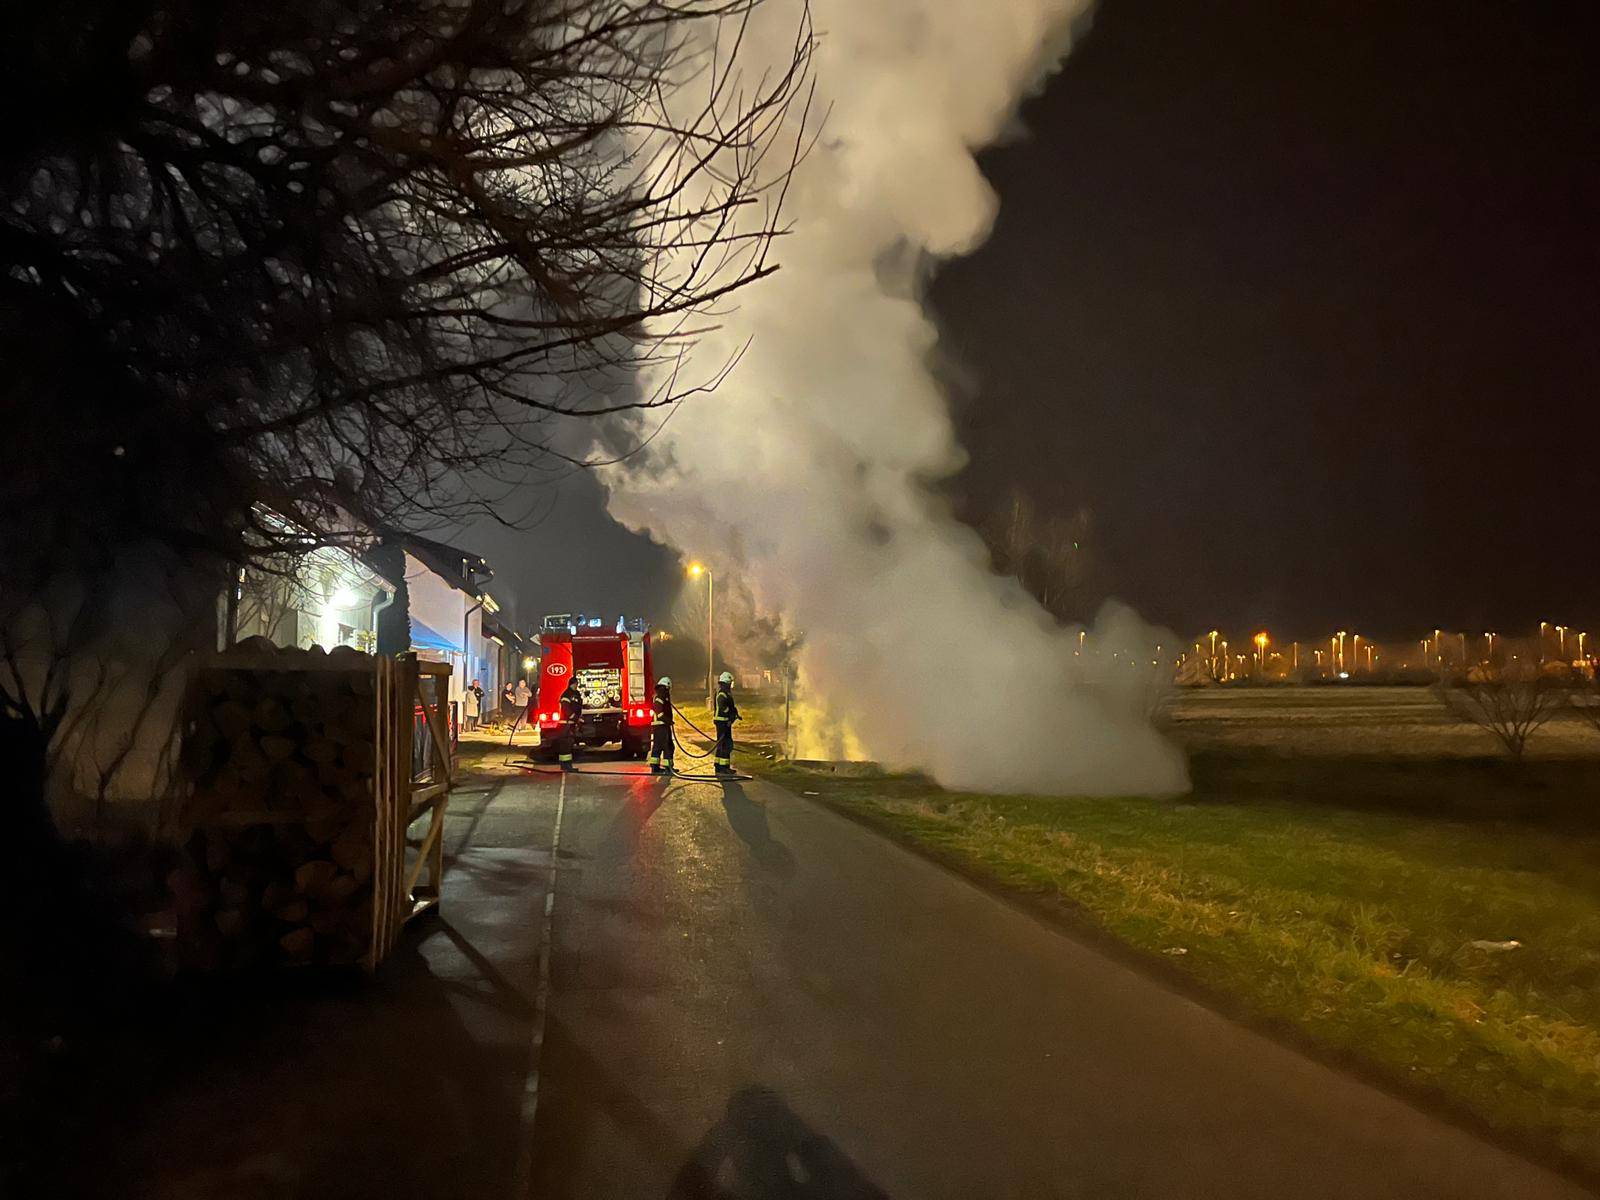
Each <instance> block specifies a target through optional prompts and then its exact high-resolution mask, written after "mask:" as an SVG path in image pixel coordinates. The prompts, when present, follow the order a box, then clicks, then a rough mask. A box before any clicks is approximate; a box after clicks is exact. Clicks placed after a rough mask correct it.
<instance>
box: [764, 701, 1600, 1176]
mask: <svg viewBox="0 0 1600 1200" xmlns="http://www.w3.org/2000/svg"><path fill="white" fill-rule="evenodd" d="M1167 719H1168V721H1169V724H1170V729H1171V731H1172V735H1173V736H1174V737H1175V738H1176V739H1177V740H1178V741H1180V742H1181V743H1183V744H1184V745H1185V747H1186V748H1187V749H1188V750H1189V752H1190V755H1191V762H1192V766H1193V770H1194V776H1195V789H1194V792H1193V793H1192V794H1191V795H1189V796H1186V797H1184V798H1181V799H1179V800H1170V801H1152V800H1144V799H1093V800H1090V799H1075V798H1039V797H1026V796H983V795H971V794H958V793H950V792H945V791H942V790H940V789H939V788H937V787H934V786H933V785H931V784H929V783H928V782H927V781H926V780H922V779H917V778H911V777H894V776H888V777H865V778H863V777H849V776H846V775H835V774H830V773H827V772H818V771H801V770H798V769H796V768H794V767H787V766H784V767H776V768H767V769H773V770H776V771H777V772H778V773H779V774H780V775H783V776H786V777H787V782H788V783H789V784H790V785H791V786H793V787H795V788H797V789H799V790H803V791H806V792H809V793H812V794H813V795H816V796H818V797H819V798H820V799H824V800H826V801H827V802H828V803H831V804H833V805H835V806H837V807H839V808H841V809H843V810H845V811H847V812H849V813H851V814H852V815H855V816H857V817H859V818H860V819H863V820H865V821H868V822H870V823H872V824H874V825H876V826H878V827H880V828H883V829H885V830H886V831H889V832H891V833H893V834H894V835H896V836H899V837H902V838H905V839H908V840H910V841H913V842H915V843H917V844H920V845H921V846H922V847H923V848H925V849H926V850H927V851H929V852H931V853H933V854H935V855H937V856H940V857H942V858H945V859H946V860H948V861H951V862H952V863H953V864H955V865H957V866H959V867H960V868H961V869H964V870H966V871H969V872H971V873H973V874H975V875H978V876H980V877H981V878H984V879H987V880H988V881H989V882H990V883H991V884H992V885H994V886H998V887H1000V888H1002V889H1008V890H1012V891H1016V892H1020V893H1025V894H1027V895H1030V896H1033V897H1037V898H1042V899H1044V900H1046V901H1048V902H1051V903H1060V904H1061V905H1062V906H1063V907H1064V908H1067V909H1069V910H1070V911H1071V912H1072V913H1073V914H1075V918H1076V919H1079V920H1086V921H1088V922H1090V923H1092V924H1093V925H1095V926H1097V927H1098V928H1100V929H1102V930H1104V931H1105V932H1107V933H1110V934H1112V935H1114V936H1115V937H1116V938H1118V939H1120V940H1121V941H1123V942H1125V943H1126V944H1128V945H1129V946H1132V947H1135V948H1137V949H1138V950H1142V951H1146V952H1148V953H1150V954H1151V955H1153V956H1155V955H1159V956H1161V957H1162V960H1163V961H1164V962H1166V963H1168V964H1170V965H1171V966H1172V967H1174V968H1176V969H1178V970H1180V971H1182V972H1184V973H1186V974H1187V975H1188V976H1190V977H1191V978H1193V979H1194V980H1196V981H1197V982H1198V983H1200V984H1202V985H1203V986H1204V987H1205V988H1207V989H1209V990H1211V991H1213V992H1214V993H1220V994H1223V995H1226V996H1228V997H1232V998H1233V999H1234V1000H1236V1001H1237V1002H1238V1003H1239V1004H1241V1005H1242V1006H1243V1007H1244V1008H1245V1009H1246V1010H1248V1011H1249V1012H1251V1013H1253V1014H1256V1015H1257V1016H1260V1017H1264V1018H1268V1019H1271V1020H1273V1021H1279V1022H1284V1023H1287V1024H1288V1025H1291V1026H1293V1027H1294V1028H1296V1029H1298V1030H1299V1031H1301V1032H1302V1033H1304V1034H1305V1035H1308V1036H1309V1037H1310V1038H1311V1039H1313V1040H1314V1041H1315V1042H1316V1043H1318V1044H1320V1045H1321V1046H1323V1047H1325V1048H1326V1049H1327V1050H1329V1051H1331V1052H1334V1053H1336V1054H1337V1055H1340V1056H1344V1057H1349V1058H1353V1059H1356V1060H1359V1061H1360V1062H1361V1063H1363V1064H1365V1066H1366V1067H1367V1068H1369V1069H1370V1070H1371V1071H1373V1072H1375V1073H1377V1074H1378V1075H1380V1076H1382V1077H1386V1078H1388V1079H1389V1080H1391V1081H1392V1082H1393V1083H1395V1084H1396V1085H1398V1086H1401V1087H1404V1088H1410V1089H1419V1088H1420V1089H1422V1090H1424V1091H1428V1092H1432V1093H1435V1094H1436V1095H1438V1096H1440V1097H1442V1098H1443V1099H1445V1100H1446V1101H1447V1102H1448V1103H1449V1104H1451V1105H1452V1106H1454V1107H1455V1108H1457V1109H1458V1110H1463V1111H1465V1112H1467V1113H1470V1114H1472V1115H1474V1116H1475V1117H1477V1118H1480V1119H1481V1120H1483V1121H1485V1122H1487V1123H1489V1124H1490V1125H1493V1126H1495V1127H1498V1128H1500V1129H1502V1130H1504V1131H1506V1132H1508V1133H1511V1134H1513V1135H1516V1136H1519V1137H1521V1138H1523V1139H1524V1140H1526V1141H1528V1142H1530V1143H1532V1144H1535V1145H1541V1146H1544V1147H1550V1148H1559V1149H1560V1151H1562V1152H1563V1153H1565V1154H1566V1155H1567V1156H1569V1157H1570V1159H1571V1160H1572V1161H1574V1162H1576V1163H1579V1164H1581V1165H1582V1166H1584V1167H1585V1168H1586V1169H1587V1170H1589V1171H1590V1172H1595V1173H1600V739H1597V738H1595V737H1594V736H1593V734H1592V733H1588V734H1586V733H1585V732H1584V731H1582V730H1580V729H1579V728H1577V727H1575V726H1573V727H1563V728H1552V729H1550V730H1548V731H1546V732H1545V733H1544V734H1541V735H1540V736H1539V737H1538V738H1536V739H1535V741H1534V743H1533V756H1534V757H1533V760H1532V761H1531V762H1529V763H1527V764H1525V765H1524V766H1523V767H1521V768H1517V767H1513V766H1512V765H1511V764H1508V763H1505V762H1503V761H1501V760H1499V759H1498V758H1496V757H1493V754H1494V746H1493V743H1492V741H1490V740H1489V739H1488V738H1487V735H1483V734H1481V733H1479V732H1477V731H1473V730H1470V729H1463V728H1460V727H1458V726H1454V725H1452V724H1450V723H1449V722H1447V721H1445V720H1444V719H1443V718H1442V715H1441V714H1440V713H1439V712H1438V710H1437V707H1436V703H1435V702H1434V701H1433V699H1432V697H1431V696H1430V695H1429V694H1428V693H1427V692H1426V690H1411V689H1327V690H1317V689H1293V690H1290V689H1282V690H1271V691H1253V692H1246V691H1229V692H1210V693H1201V694H1198V695H1187V696H1184V697H1181V698H1179V699H1178V700H1177V701H1176V702H1175V703H1174V705H1173V707H1172V709H1171V711H1170V712H1169V714H1168V717H1167ZM745 732H747V733H749V734H752V735H754V737H755V738H756V739H757V740H759V738H760V735H761V732H762V731H761V729H760V727H759V726H754V727H752V728H751V729H749V730H747V731H745ZM751 762H753V763H755V764H756V765H757V766H758V768H759V767H760V760H758V759H755V758H754V757H753V756H752V758H751ZM1513 942H1514V943H1516V945H1515V946H1511V945H1508V943H1513Z"/></svg>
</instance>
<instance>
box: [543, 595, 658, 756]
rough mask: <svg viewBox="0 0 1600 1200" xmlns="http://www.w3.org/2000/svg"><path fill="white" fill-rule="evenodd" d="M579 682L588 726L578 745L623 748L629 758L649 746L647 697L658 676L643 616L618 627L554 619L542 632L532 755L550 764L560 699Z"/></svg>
mask: <svg viewBox="0 0 1600 1200" xmlns="http://www.w3.org/2000/svg"><path fill="white" fill-rule="evenodd" d="M572 679H576V680H577V681H578V691H579V692H580V693H581V694H582V696H583V720H582V722H581V723H580V725H579V726H578V729H577V730H576V735H577V741H578V744H579V745H580V746H603V745H606V744H607V743H610V742H619V743H621V745H622V752H623V754H625V755H626V756H628V757H629V758H643V757H644V756H645V752H646V751H647V750H648V749H649V745H650V697H651V694H652V693H653V692H654V691H655V686H656V673H655V669H654V667H653V666H652V665H651V661H650V626H649V625H647V624H646V623H645V620H644V618H643V617H619V618H617V620H616V621H615V622H611V621H607V620H606V619H604V618H602V617H590V616H585V615H584V614H583V613H556V614H554V615H552V616H548V617H546V618H545V619H544V623H543V624H542V625H541V626H540V629H539V694H538V697H537V698H536V700H535V703H534V706H533V712H532V714H530V715H531V717H532V719H533V721H534V723H535V724H537V725H538V728H539V743H540V744H539V747H538V749H537V750H535V752H534V756H535V757H536V758H538V759H541V760H543V761H546V762H548V761H551V760H553V759H554V758H555V756H556V747H555V740H556V735H557V734H558V733H559V732H560V728H561V693H562V692H564V691H566V689H567V683H568V681H569V680H572Z"/></svg>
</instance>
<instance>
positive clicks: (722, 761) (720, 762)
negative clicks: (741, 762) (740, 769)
mask: <svg viewBox="0 0 1600 1200" xmlns="http://www.w3.org/2000/svg"><path fill="white" fill-rule="evenodd" d="M712 761H713V762H715V763H716V764H717V766H719V767H731V766H733V759H731V758H717V759H713V760H712Z"/></svg>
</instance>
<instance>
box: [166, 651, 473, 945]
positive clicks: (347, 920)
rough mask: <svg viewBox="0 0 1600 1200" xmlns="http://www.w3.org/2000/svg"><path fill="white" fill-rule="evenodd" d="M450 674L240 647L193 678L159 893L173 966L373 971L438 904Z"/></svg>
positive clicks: (340, 655)
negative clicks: (167, 868)
mask: <svg viewBox="0 0 1600 1200" xmlns="http://www.w3.org/2000/svg"><path fill="white" fill-rule="evenodd" d="M449 670H450V669H449V667H448V666H446V665H444V664H441V663H432V662H426V661H422V660H419V659H417V658H416V657H415V656H412V655H404V656H401V657H400V658H399V659H397V660H390V659H380V658H375V657H373V656H371V655H366V654H362V653H360V652H359V651H356V650H353V649H348V648H343V647H341V648H338V649H335V650H334V651H333V652H332V653H323V652H322V650H321V649H320V648H319V647H312V648H311V649H310V650H282V649H278V648H276V647H274V646H272V645H271V644H270V643H268V642H266V641H265V639H250V640H249V641H247V642H244V643H241V644H240V645H239V646H237V647H235V648H233V649H231V650H229V651H227V652H225V653H223V654H219V655H217V656H215V657H214V658H212V659H211V660H210V661H209V662H208V663H206V665H204V666H202V667H201V668H199V669H198V670H197V671H196V673H195V676H194V678H193V679H192V681H191V683H190V688H189V695H188V703H187V709H186V719H185V729H184V741H183V757H182V764H183V778H184V781H185V788H184V794H183V801H182V807H181V809H180V813H179V827H180V829H179V832H180V837H181V838H182V840H183V843H184V846H185V849H186V851H187V853H186V860H185V865H184V866H183V867H181V868H179V869H178V870H177V871H175V872H174V873H173V876H172V878H171V880H170V882H171V886H172V892H173V902H174V908H175V910H176V913H177V918H178V937H179V947H180V952H181V956H182V959H183V962H184V963H185V965H187V966H189V967H191V968H194V969H199V970H217V969H228V968H246V967H276V966H306V965H324V966H347V965H354V964H361V965H363V966H365V967H367V968H368V969H371V968H375V967H376V966H377V965H378V963H380V962H381V961H382V960H383V958H384V957H385V956H386V955H387V954H388V953H389V951H390V950H391V949H392V948H393V945H394V942H395V939H396V937H397V936H398V934H399V931H400V927H401V926H402V925H403V924H404V923H405V921H407V920H409V919H410V918H411V917H412V916H414V915H416V914H417V913H419V912H421V911H424V910H426V909H427V908H428V907H431V906H432V905H433V904H436V903H437V902H438V894H439V893H438V887H439V877H440V874H441V873H442V870H443V858H442V851H443V847H442V832H443V824H444V820H443V819H444V810H445V804H446V801H447V798H448V794H449V787H450V769H451V758H450V745H449V734H448V726H447V721H448V717H447V715H446V714H447V709H448V705H447V700H446V695H447V691H448V682H449ZM423 739H425V740H423ZM419 741H420V744H419ZM424 819H426V820H427V821H428V827H427V829H426V831H425V832H424V833H422V834H421V835H419V836H417V837H415V838H412V837H409V836H408V831H409V830H411V828H412V827H413V826H414V825H416V824H418V823H419V822H421V821H422V820H424Z"/></svg>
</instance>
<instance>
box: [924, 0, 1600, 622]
mask: <svg viewBox="0 0 1600 1200" xmlns="http://www.w3.org/2000/svg"><path fill="white" fill-rule="evenodd" d="M1596 11H1597V6H1594V5H1567V4H1552V3H1539V4H1505V3H1498V4H1486V3H1466V4H1450V5H1444V4H1393V3H1365V2H1356V3H1352V2H1351V0H1339V2H1338V3H1329V2H1325V0H1298V2H1297V3H1294V4H1283V5H1270V4H1260V3H1238V2H1231V3H1230V2H1222V3H1218V2H1213V3H1208V4H1194V3H1192V2H1191V0H1159V2H1151V0H1145V2H1142V3H1118V2H1117V0H1106V3H1103V4H1102V5H1101V6H1100V9H1099V11H1098V14H1097V17H1096V21H1095V25H1094V28H1093V31H1092V32H1091V33H1090V34H1089V35H1088V37H1087V38H1085V39H1084V41H1083V42H1082V43H1081V44H1080V45H1079V47H1078V48H1077V50H1076V51H1075V52H1074V53H1073V54H1072V56H1071V57H1070V58H1069V59H1068V61H1067V63H1066V66H1065V68H1064V70H1063V71H1062V73H1061V75H1060V76H1059V77H1058V78H1056V79H1055V80H1054V81H1053V83H1052V84H1051V85H1050V87H1049V89H1048V91H1047V93H1046V94H1045V95H1044V96H1043V97H1041V98H1040V99H1038V100H1037V101H1035V102H1034V103H1032V104H1030V105H1029V106H1028V107H1027V108H1026V109H1025V111H1024V114H1023V115H1024V122H1025V124H1026V126H1027V127H1028V129H1029V131H1030V132H1029V134H1028V135H1026V136H1025V137H1024V139H1023V140H1021V141H1019V142H1017V143H1015V144H1013V145H1011V146H1009V147H1007V148H1005V149H1002V150H999V151H995V152H992V153H989V154H987V155H986V156H985V157H984V160H983V165H984V169H985V171H986V173H987V174H988V175H989V177H990V179H991V180H992V181H993V182H994V184H995V186H996V188H997V189H998V190H999V192H1000V194H1001V197H1002V208H1001V216H1000V220H999V225H998V228H997V229H996V231H995V235H994V237H993V239H992V240H991V241H990V242H989V244H988V245H986V246H985V247H984V248H983V249H982V250H981V251H980V252H979V253H978V254H976V255H975V256H974V257H972V258H971V259H969V260H966V261H964V262H960V263H956V264H952V265H951V266H949V267H948V268H947V269H946V270H945V271H944V272H943V273H942V275H941V277H940V279H939V280H938V282H937V283H936V285H935V293H934V299H935V304H936V307H937V308H938V310H939V312H940V314H941V316H942V319H943V324H944V326H945V330H946V336H947V342H948V350H949V352H950V353H952V354H953V355H954V356H955V358H956V359H957V360H958V362H959V363H960V364H961V365H962V367H963V368H964V371H965V373H966V374H967V375H968V376H970V378H971V380H972V382H971V383H970V384H969V385H968V386H969V389H970V391H971V392H972V393H973V395H972V396H971V397H970V398H969V399H968V401H967V402H966V403H965V404H964V405H963V408H962V421H963V432H964V436H965V440H966V441H967V444H968V445H969V446H970V447H971V448H972V450H973V454H974V463H973V466H972V468H971V470H970V471H969V473H968V476H967V478H966V479H965V480H964V481H963V489H964V491H965V493H966V494H967V496H968V498H969V501H970V503H971V506H972V507H973V508H974V509H976V510H981V509H982V508H983V507H984V505H985V504H986V503H988V502H989V501H990V499H991V498H992V497H993V496H994V495H996V494H997V493H999V492H1001V491H1003V490H1004V489H1005V487H1007V486H1008V485H1009V484H1010V482H1011V481H1012V480H1017V481H1019V482H1021V483H1022V484H1023V485H1024V486H1025V487H1026V488H1027V489H1028V490H1029V491H1030V492H1032V493H1034V494H1035V495H1037V496H1038V497H1039V499H1040V500H1041V501H1042V502H1044V503H1046V504H1049V505H1052V506H1057V507H1062V508H1065V509H1068V510H1071V509H1074V508H1076V507H1078V506H1080V505H1081V506H1085V507H1087V508H1088V509H1089V510H1090V512H1091V514H1092V516H1093V519H1094V530H1095V532H1094V535H1093V537H1092V538H1091V540H1090V543H1091V544H1090V549H1092V550H1094V551H1095V552H1097V553H1096V566H1097V567H1098V572H1097V577H1098V578H1099V579H1100V580H1101V581H1102V583H1103V586H1104V587H1105V588H1107V589H1108V590H1110V591H1112V592H1115V593H1116V594H1117V595H1120V596H1121V597H1123V598H1124V599H1127V600H1129V601H1131V602H1132V603H1134V604H1135V605H1136V606H1137V607H1139V608H1140V609H1141V611H1143V612H1144V613H1145V614H1146V615H1147V616H1149V617H1151V618H1153V619H1155V620H1158V621H1162V622H1166V623H1170V624H1173V625H1175V626H1177V627H1179V628H1181V629H1187V630H1192V629H1198V628H1209V627H1211V626H1212V625H1216V624H1222V625H1225V626H1231V627H1234V628H1238V627H1241V626H1250V627H1255V626H1257V625H1262V624H1264V625H1266V626H1268V627H1269V628H1272V629H1275V630H1282V631H1283V632H1284V633H1285V634H1290V635H1295V636H1310V635H1315V634H1318V633H1322V632H1325V631H1326V630H1328V629H1331V628H1334V627H1339V628H1355V629H1361V630H1363V631H1367V632H1370V633H1371V634H1373V635H1376V636H1399V635H1408V636H1409V635H1410V634H1412V633H1414V632H1415V631H1416V630H1417V629H1419V628H1421V627H1423V626H1427V627H1429V628H1431V627H1432V626H1433V625H1436V624H1442V625H1444V626H1445V627H1447V628H1449V627H1462V626H1465V627H1466V628H1472V629H1478V628H1489V627H1494V628H1501V629H1514V628H1520V627H1526V626H1530V625H1533V624H1535V623H1536V622H1537V621H1538V620H1540V619H1549V620H1551V621H1559V622H1563V623H1567V624H1583V623H1585V622H1587V623H1589V624H1590V626H1591V627H1592V626H1593V625H1597V624H1600V603H1597V600H1600V596H1597V591H1600V588H1597V584H1600V540H1597V537H1596V534H1597V525H1600V517H1597V505H1596V500H1597V497H1596V492H1597V482H1600V439H1597V432H1600V430H1597V422H1596V398H1597V394H1600V393H1597V384H1600V22H1597V20H1596V17H1595V13H1596ZM1577 14H1586V15H1583V16H1582V17H1579V16H1578V15H1577Z"/></svg>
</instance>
